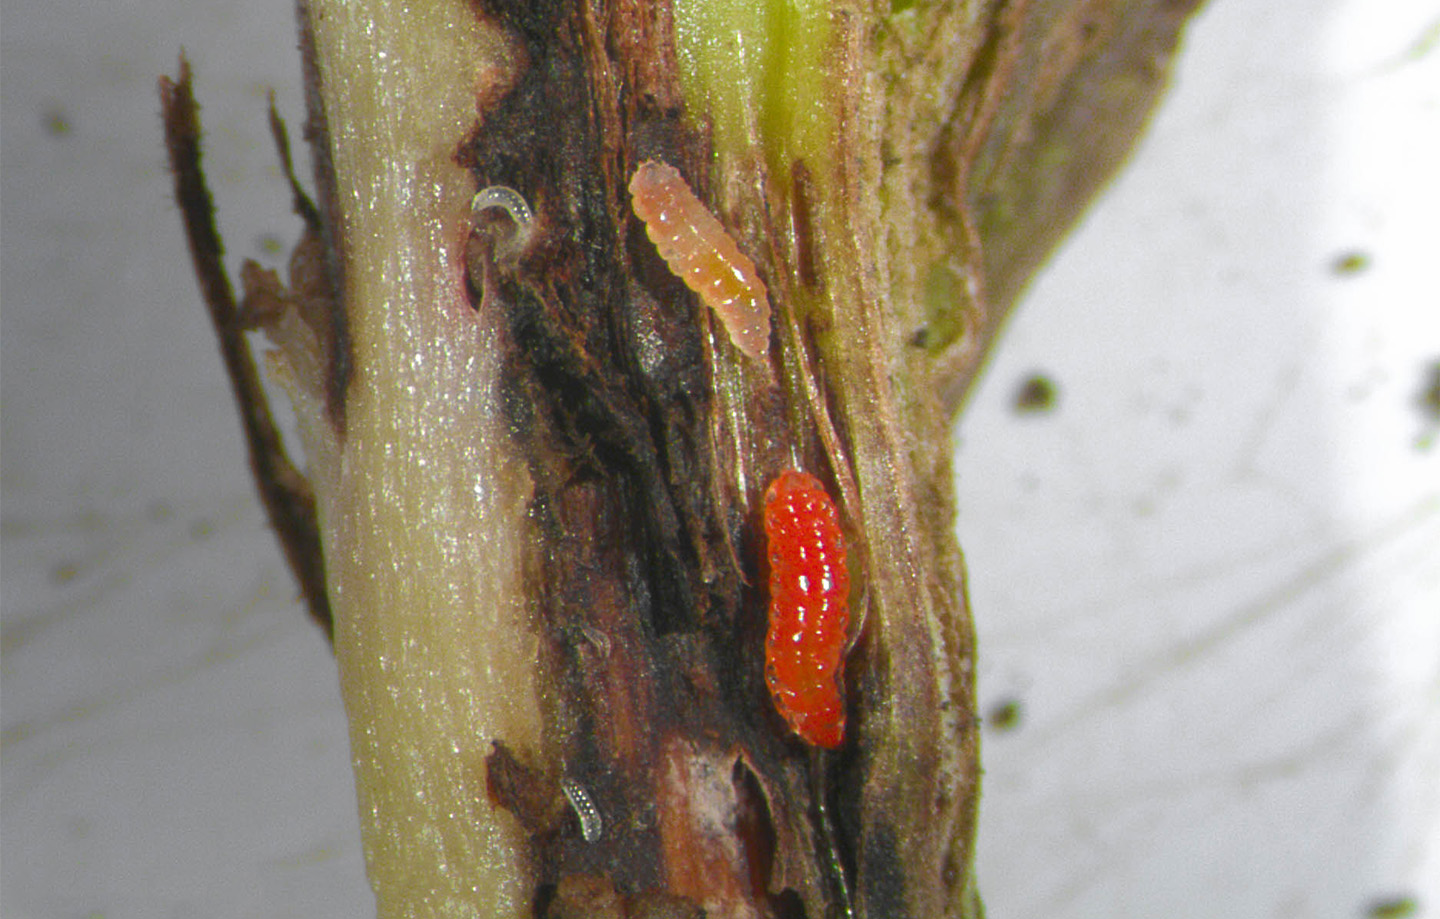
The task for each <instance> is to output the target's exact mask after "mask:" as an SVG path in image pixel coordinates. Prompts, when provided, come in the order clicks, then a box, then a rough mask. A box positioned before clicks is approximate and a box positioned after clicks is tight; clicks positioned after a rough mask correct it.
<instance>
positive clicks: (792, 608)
mask: <svg viewBox="0 0 1440 919" xmlns="http://www.w3.org/2000/svg"><path fill="white" fill-rule="evenodd" d="M762 516H763V518H764V523H765V537H766V540H767V542H768V544H769V553H768V554H769V559H770V627H769V631H768V632H767V633H766V635H765V682H766V684H767V685H768V686H769V687H770V696H771V698H772V699H773V700H774V702H775V708H776V709H777V710H778V711H779V712H780V716H781V717H782V718H784V719H785V723H786V724H788V725H789V726H790V729H791V730H792V731H794V732H795V733H796V734H798V735H800V738H801V739H802V740H804V741H805V742H806V743H808V744H812V745H814V746H817V747H826V748H831V749H833V748H835V747H838V746H840V744H841V742H842V741H843V740H844V739H845V696H844V692H843V683H844V668H845V645H846V636H845V632H846V628H847V627H848V626H849V623H850V570H849V568H848V567H847V564H846V558H845V536H844V534H843V533H842V532H841V531H840V513H839V511H838V510H837V509H836V507H835V502H834V501H832V500H831V499H830V495H829V494H828V493H827V492H826V491H825V487H824V486H823V485H821V484H820V481H819V480H818V479H816V478H815V477H814V476H813V475H810V474H809V473H808V472H802V471H800V470H798V469H787V470H785V471H784V472H782V473H780V475H778V476H776V478H775V481H773V482H771V483H770V487H769V488H768V489H766V490H765V506H764V510H763V514H762Z"/></svg>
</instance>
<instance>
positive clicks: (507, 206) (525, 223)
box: [470, 185, 535, 232]
mask: <svg viewBox="0 0 1440 919" xmlns="http://www.w3.org/2000/svg"><path fill="white" fill-rule="evenodd" d="M492 207H498V208H501V209H503V210H504V211H505V212H506V213H508V214H509V215H510V219H511V220H513V221H515V229H516V230H517V231H519V232H524V231H525V230H526V229H528V228H529V226H530V221H531V220H534V219H535V215H534V214H533V213H531V211H530V205H529V204H528V203H527V202H526V201H525V196H524V195H522V194H520V193H519V192H518V191H516V190H515V189H513V188H510V187H508V186H505V185H491V186H490V187H489V188H482V189H480V190H479V191H477V192H476V193H475V197H473V198H471V199H470V213H471V214H476V215H478V214H479V213H480V212H481V211H483V210H486V209H488V208H492Z"/></svg>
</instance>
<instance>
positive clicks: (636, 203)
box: [630, 160, 770, 360]
mask: <svg viewBox="0 0 1440 919" xmlns="http://www.w3.org/2000/svg"><path fill="white" fill-rule="evenodd" d="M630 201H631V207H633V208H634V210H635V216H637V217H639V218H640V219H641V220H643V221H644V222H645V232H646V233H647V234H648V235H649V237H650V241H651V242H653V243H655V248H656V249H658V250H659V252H660V257H661V258H663V259H665V263H666V264H667V265H669V266H670V270H671V271H673V272H675V274H676V275H678V276H679V277H680V278H681V279H682V280H684V282H685V284H686V285H687V286H688V287H689V288H690V289H691V290H693V291H695V293H697V294H699V295H700V299H702V300H704V301H705V303H706V305H707V306H709V307H710V308H711V309H712V310H714V311H715V315H716V316H719V317H720V321H721V322H722V323H723V324H724V326H725V330H726V331H727V332H729V333H730V340H731V341H733V342H734V343H735V346H736V347H737V348H739V349H740V350H741V351H743V352H744V353H745V354H747V355H749V356H750V357H753V358H756V359H759V360H763V359H764V357H765V355H766V353H767V352H768V351H769V349H770V300H769V298H768V297H767V296H766V295H765V284H764V283H763V282H762V281H761V280H760V277H759V275H757V274H756V273H755V263H754V262H752V261H750V259H749V258H747V257H746V256H745V254H744V253H743V252H741V251H740V248H739V247H738V246H736V245H735V240H733V239H731V238H730V236H729V234H727V233H726V232H725V229H724V227H722V226H720V221H718V220H716V219H715V216H714V215H713V214H711V213H710V212H709V211H708V210H706V208H705V205H704V204H701V203H700V199H699V198H696V197H695V194H694V193H693V192H692V191H690V186H688V185H686V184H685V180H684V179H682V178H681V177H680V173H679V172H677V171H675V169H674V168H672V167H670V166H667V165H665V164H664V163H660V162H657V161H655V160H646V161H645V162H643V163H641V164H640V168H638V169H636V170H635V175H634V176H633V177H632V178H631V179H630Z"/></svg>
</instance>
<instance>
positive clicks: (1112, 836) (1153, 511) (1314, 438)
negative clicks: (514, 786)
mask: <svg viewBox="0 0 1440 919" xmlns="http://www.w3.org/2000/svg"><path fill="white" fill-rule="evenodd" d="M1426 7H1427V5H1426V4H1425V3H1422V2H1419V0H1389V2H1382V3H1376V2H1368V3H1367V2H1363V0H1307V2H1298V3H1285V4H1281V3H1271V2H1266V0H1215V2H1213V3H1212V4H1211V6H1210V7H1209V9H1208V10H1206V12H1204V13H1203V14H1202V15H1201V16H1200V17H1199V18H1198V19H1197V20H1196V21H1195V23H1194V24H1193V26H1192V29H1191V31H1190V33H1189V40H1188V42H1187V50H1186V53H1185V55H1184V58H1183V60H1182V65H1181V68H1180V70H1179V73H1178V76H1177V80H1176V85H1175V90H1174V92H1173V94H1172V95H1171V97H1170V98H1169V100H1168V101H1167V102H1166V103H1165V105H1164V107H1163V109H1162V111H1161V112H1160V113H1159V115H1158V116H1157V118H1156V120H1155V122H1154V125H1153V130H1152V132H1151V134H1150V135H1149V136H1148V137H1147V139H1146V140H1145V142H1144V143H1143V144H1142V146H1141V147H1140V149H1139V150H1138V151H1137V154H1136V156H1135V158H1134V160H1133V162H1132V164H1131V167H1130V169H1129V170H1128V171H1127V172H1126V173H1125V174H1124V175H1123V177H1122V178H1121V179H1120V180H1119V181H1117V182H1116V183H1115V184H1114V185H1113V186H1112V187H1111V189H1110V190H1109V192H1108V193H1107V194H1106V195H1105V197H1104V198H1103V200H1102V201H1101V202H1100V204H1099V205H1098V206H1097V207H1096V208H1095V209H1094V210H1093V211H1092V212H1091V214H1090V215H1089V217H1088V218H1087V219H1086V221H1085V223H1084V225H1083V227H1082V228H1081V230H1080V232H1079V233H1078V234H1077V235H1076V236H1075V237H1074V238H1073V239H1072V241H1071V242H1070V243H1069V244H1068V245H1067V246H1066V248H1065V249H1064V250H1063V252H1062V253H1061V254H1060V255H1059V256H1058V257H1057V258H1056V259H1055V261H1054V262H1053V263H1052V265H1051V267H1050V269H1049V270H1048V271H1047V272H1046V273H1045V274H1044V276H1043V277H1042V278H1041V279H1040V280H1039V281H1038V282H1037V283H1036V284H1035V286H1034V287H1033V289H1032V291H1031V296H1030V297H1029V299H1028V301H1027V302H1026V304H1025V306H1024V308H1023V310H1022V311H1021V312H1020V313H1019V314H1018V316H1017V317H1016V319H1015V320H1014V321H1013V323H1012V324H1011V327H1010V329H1009V331H1008V332H1007V337H1006V341H1005V345H1004V348H1003V349H1002V351H1001V352H1000V353H999V354H998V355H997V356H996V358H995V360H994V361H993V364H992V366H991V368H990V369H989V371H988V374H987V377H986V379H985V381H984V384H983V385H982V386H981V388H980V390H979V391H978V392H977V393H976V395H975V397H974V398H973V400H972V403H971V405H970V407H969V409H968V411H967V414H966V416H965V418H964V420H963V422H962V424H961V425H960V427H959V429H958V433H957V438H956V446H957V459H958V463H957V476H958V481H959V490H960V535H961V539H962V542H963V545H964V547H965V550H966V553H967V561H968V565H969V569H970V573H971V592H972V600H973V603H974V606H975V610H976V616H977V619H978V622H979V626H980V632H981V640H982V662H983V663H982V669H981V674H980V676H981V683H980V691H981V702H982V706H983V707H984V708H985V709H986V710H987V712H988V711H989V710H991V709H993V708H995V707H997V706H999V705H1001V704H1003V703H1006V702H1009V703H1012V704H1013V705H1014V706H1015V707H1016V710H1017V711H1018V713H1019V717H1018V720H1017V721H1016V723H1015V724H1014V726H1012V727H1009V728H1008V729H1006V728H1002V726H1001V723H1000V721H999V719H994V718H991V719H990V720H989V721H987V726H986V737H985V749H984V755H985V765H986V793H985V797H984V803H983V815H984V817H983V825H982V830H981V841H980V875H981V885H982V890H983V892H984V894H985V897H986V900H987V905H988V907H989V911H990V915H991V916H993V917H1020V916H1046V917H1166V919H1176V917H1209V916H1225V917H1252V916H1253V917H1312V916H1313V917H1331V916H1334V917H1364V916H1366V915H1367V912H1368V911H1370V910H1371V909H1372V908H1373V907H1375V906H1376V905H1377V904H1382V903H1384V902H1385V901H1386V900H1389V899H1393V898H1396V897H1399V896H1402V895H1408V896H1413V897H1415V898H1416V900H1417V901H1418V905H1417V908H1416V910H1415V912H1414V913H1412V915H1417V916H1432V917H1434V916H1440V431H1437V421H1436V420H1435V419H1434V418H1427V416H1426V415H1425V414H1424V412H1423V411H1422V410H1421V408H1420V404H1419V401H1418V399H1419V395H1420V393H1421V391H1422V390H1423V388H1424V386H1425V384H1426V379H1427V373H1428V368H1429V367H1431V366H1433V365H1434V364H1435V363H1436V362H1437V361H1440V293H1437V290H1440V284H1437V280H1436V278H1437V262H1440V178H1437V177H1440V167H1437V166H1436V164H1437V163H1440V9H1437V8H1434V7H1433V5H1431V6H1430V8H1426ZM182 45H183V46H184V47H185V48H186V49H187V50H188V51H189V53H190V54H191V56H192V58H193V60H194V62H195V67H196V72H197V92H198V94H199V96H200V99H201V103H202V105H203V106H204V112H203V116H204V120H205V125H206V127H207V129H208V132H209V133H208V136H207V147H206V153H207V166H208V169H209V174H210V178H211V181H212V184H213V186H214V191H215V193H216V196H217V199H218V202H219V206H220V218H221V221H222V230H223V232H224V234H225V237H226V239H227V241H228V243H229V245H230V247H231V248H230V256H231V260H232V263H238V260H239V259H240V258H242V257H245V256H250V257H255V258H257V259H259V260H261V261H262V262H263V263H265V264H270V265H275V264H278V263H279V261H280V259H281V258H282V256H281V255H280V252H281V251H282V250H283V249H286V248H288V246H289V244H290V243H291V242H292V241H293V238H294V236H295V233H296V229H297V224H296V221H295V220H294V219H293V218H291V217H289V216H288V196H287V192H286V190H285V188H284V185H283V183H282V182H281V180H280V177H279V174H278V171H277V169H276V166H275V160H274V155H273V152H272V149H271V145H270V142H269V139H268V135H267V133H266V127H265V120H264V105H265V93H266V91H267V90H268V89H270V88H272V87H273V88H274V89H275V90H276V92H277V93H278V95H279V102H280V106H281V108H282V110H283V111H284V112H285V113H287V114H288V115H290V116H291V121H292V125H298V123H299V120H300V113H301V106H300V101H299V93H298V86H299V66H298V55H297V54H296V52H295V49H294V37H293V21H292V10H291V5H290V3H289V2H288V0H264V2H254V3H244V4H237V3H220V2H216V0H193V2H189V3H180V2H174V0H163V2H162V0H156V2H148V3H143V4H142V3H112V4H94V3H81V2H78V0H48V2H40V0H6V2H5V6H4V15H3V32H0V68H3V74H0V87H3V107H0V139H3V148H0V167H3V168H0V190H3V199H0V242H3V246H0V249H3V265H0V323H3V335H0V368H3V377H0V381H3V383H0V448H3V464H0V476H3V478H0V485H3V493H0V524H3V540H4V542H3V559H0V564H3V569H0V601H3V631H0V641H3V646H0V674H3V679H0V719H3V734H0V737H3V748H0V762H3V778H0V833H3V850H0V868H3V884H0V915H3V916H4V917H6V919H31V917H37V919H38V917H52V916H54V917H99V916H104V917H107V919H128V917H155V916H161V917H169V916H175V917H188V916H207V917H249V916H265V917H288V916H295V917H301V916H304V917H316V919H320V917H331V916H334V917H357V916H365V915H369V914H371V913H372V912H373V899H372V897H371V896H370V893H369V890H368V888H367V886H366V882H365V880H364V877H363V871H362V866H361V857H360V846H359V836H358V824H357V820H356V818H355V815H354V789H353V785H352V780H351V778H350V771H349V765H348V754H347V749H346V741H345V728H344V721H343V716H342V712H341V709H340V701H339V695H338V692H337V688H336V682H337V681H336V675H335V668H334V663H333V661H332V659H331V657H330V654H329V652H328V650H327V648H326V647H325V644H324V642H323V640H322V639H321V637H320V634H319V632H318V631H317V630H316V629H315V628H314V627H313V626H311V625H310V623H309V622H308V621H306V619H305V618H304V616H303V615H302V613H301V612H300V609H299V606H298V605H297V603H296V602H295V591H294V587H293V585H292V583H291V581H290V576H289V574H288V572H287V571H286V569H285V568H284V567H283V564H282V562H281V559H280V556H279V553H278V550H277V549H276V548H275V545H274V543H273V540H272V538H271V534H270V533H269V531H268V530H267V528H266V524H265V522H264V519H263V516H262V514H261V513H260V511H259V509H258V506H257V504H256V500H255V498H254V497H253V494H252V490H251V485H250V482H249V479H248V473H247V471H246V468H245V464H244V452H243V446H242V444H241V442H240V439H239V434H238V426H237V423H236V421H235V417H234V412H233V409H232V406H231V401H230V395H229V392H228V385H227V383H226V381H225V379H224V377H223V374H222V371H221V368H220V362H219V360H218V357H217V354H216V351H215V347H214V344H213V340H212V336H211V333H210V330H209V328H208V325H207V319H206V317H205V314H204V310H203V307H202V305H201V303H200V300H199V297H198V295H197V293H196V290H195V286H194V281H193V279H192V277H191V275H190V267H189V263H188V258H187V256H186V255H185V250H184V243H183V240H182V238H181V235H180V231H179V222H178V217H177V215H176V213H175V211H174V209H173V206H172V203H171V201H170V190H169V183H168V179H167V176H166V174H165V172H164V168H163V161H164V160H163V152H162V149H161V144H160V128H159V120H158V117H157V114H156V113H157V108H158V106H157V102H156V98H155V91H154V83H155V77H156V76H157V75H158V74H160V73H173V72H174V67H175V57H176V53H177V51H178V50H179V48H180V47H181V46H182ZM1351 252H1362V253H1364V254H1365V257H1366V266H1365V267H1364V268H1363V269H1362V270H1360V271H1357V272H1353V273H1348V274H1347V273H1341V272H1337V271H1336V270H1335V263H1336V260H1337V259H1339V258H1340V257H1342V256H1343V255H1345V254H1347V253H1351ZM1032 373H1042V374H1044V375H1045V376H1047V377H1048V378H1050V379H1052V380H1053V381H1054V382H1055V384H1056V386H1057V390H1058V400H1057V403H1056V405H1055V407H1054V408H1053V409H1052V410H1050V411H1049V412H1042V413H1017V412H1016V411H1015V408H1014V404H1013V403H1014V395H1015V391H1016V389H1017V388H1018V387H1019V385H1020V384H1021V382H1022V381H1023V380H1024V379H1025V378H1027V377H1028V376H1029V375H1030V374H1032Z"/></svg>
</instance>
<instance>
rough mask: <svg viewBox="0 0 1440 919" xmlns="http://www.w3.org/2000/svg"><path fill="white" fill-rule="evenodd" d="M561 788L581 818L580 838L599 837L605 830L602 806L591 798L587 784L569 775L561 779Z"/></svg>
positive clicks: (592, 839) (587, 839) (589, 839)
mask: <svg viewBox="0 0 1440 919" xmlns="http://www.w3.org/2000/svg"><path fill="white" fill-rule="evenodd" d="M560 789H561V790H562V791H564V792H565V797H566V798H567V799H568V800H569V801H570V806H571V807H572V808H574V810H575V816H576V817H578V818H579V820H580V838H581V839H584V840H585V841H586V842H594V841H595V840H597V839H599V838H600V834H601V833H602V832H603V831H604V823H603V822H602V821H601V817H600V808H598V807H596V806H595V802H594V801H592V800H590V793H589V792H588V791H586V790H585V786H584V785H581V784H580V783H579V782H577V781H575V780H574V779H572V778H569V777H568V776H567V777H566V778H563V779H561V780H560Z"/></svg>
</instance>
